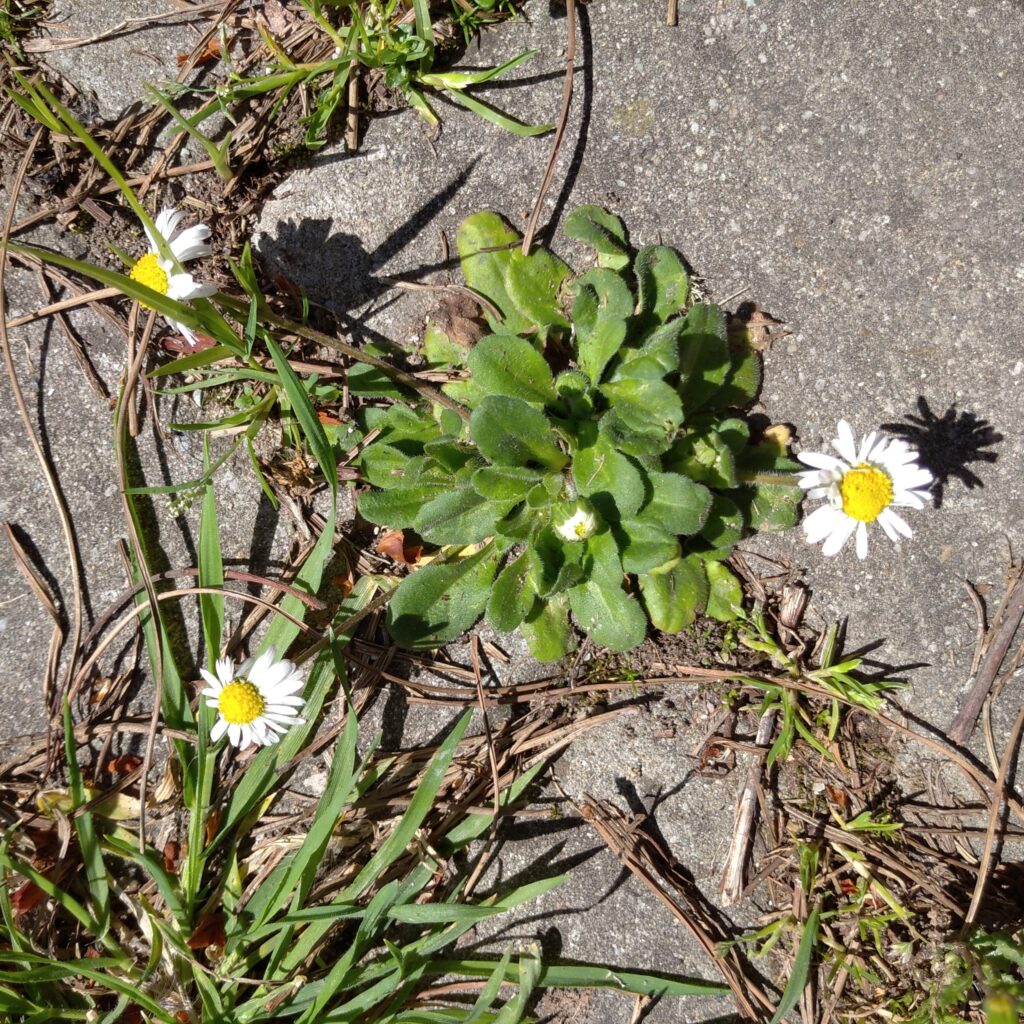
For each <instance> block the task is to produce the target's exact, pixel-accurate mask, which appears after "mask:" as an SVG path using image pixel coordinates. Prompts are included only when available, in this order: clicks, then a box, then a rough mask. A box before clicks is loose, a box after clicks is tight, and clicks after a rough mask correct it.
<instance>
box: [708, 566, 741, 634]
mask: <svg viewBox="0 0 1024 1024" xmlns="http://www.w3.org/2000/svg"><path fill="white" fill-rule="evenodd" d="M704 570H705V571H706V572H707V574H708V584H709V586H710V591H709V593H708V601H707V607H706V608H705V613H706V614H707V615H708V616H710V617H711V618H712V619H718V621H719V622H732V621H733V619H736V618H738V617H739V615H740V613H741V612H742V611H743V589H742V588H741V587H740V582H739V580H738V579H736V577H735V576H734V575H733V574H732V572H730V570H729V569H728V568H727V567H726V566H724V565H722V563H721V562H705V563H704Z"/></svg>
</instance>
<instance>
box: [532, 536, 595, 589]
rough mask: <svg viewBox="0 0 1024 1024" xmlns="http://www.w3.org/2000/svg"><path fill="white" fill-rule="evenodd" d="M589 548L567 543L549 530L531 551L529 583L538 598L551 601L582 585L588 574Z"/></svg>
mask: <svg viewBox="0 0 1024 1024" xmlns="http://www.w3.org/2000/svg"><path fill="white" fill-rule="evenodd" d="M586 551H587V549H586V545H584V544H580V543H579V542H573V541H566V540H563V539H562V538H561V537H560V536H559V535H558V534H557V533H556V532H555V530H554V529H553V528H552V527H550V526H546V527H544V529H543V530H540V531H539V532H538V533H537V534H536V535H535V536H534V538H533V540H532V541H531V543H530V546H529V548H528V549H527V556H528V560H529V574H530V575H529V579H530V584H531V586H532V587H533V590H534V591H535V592H536V594H537V596H538V597H541V598H548V597H551V596H552V595H553V594H558V593H561V592H562V591H563V590H568V588H569V587H571V586H574V585H575V584H577V583H579V581H580V579H581V578H582V577H583V575H584V572H585V555H586Z"/></svg>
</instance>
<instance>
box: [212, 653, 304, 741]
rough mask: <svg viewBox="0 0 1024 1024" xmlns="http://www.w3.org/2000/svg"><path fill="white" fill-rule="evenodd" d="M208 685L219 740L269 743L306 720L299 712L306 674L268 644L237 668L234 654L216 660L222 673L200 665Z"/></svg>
mask: <svg viewBox="0 0 1024 1024" xmlns="http://www.w3.org/2000/svg"><path fill="white" fill-rule="evenodd" d="M200 671H201V672H202V674H203V678H204V679H205V680H206V682H207V683H209V686H208V687H207V688H206V689H205V690H203V691H202V695H203V696H204V697H205V698H206V699H207V701H208V703H209V704H210V706H211V707H215V708H216V709H217V721H216V722H215V723H214V725H213V728H212V729H211V730H210V739H211V740H212V741H213V742H214V743H216V742H217V741H218V740H219V739H220V738H221V736H223V735H224V734H225V733H227V736H228V740H229V742H230V743H232V744H233V745H234V746H236V747H238V748H240V749H241V748H244V747H247V746H249V744H250V743H257V744H259V745H261V746H269V745H270V744H271V743H276V742H277V741H278V740H279V739H280V735H281V734H282V733H285V732H287V731H288V729H289V728H291V726H293V725H299V724H301V723H302V719H301V718H299V714H298V713H299V711H301V710H302V706H303V704H304V703H305V702H304V701H303V699H302V698H301V697H299V696H296V695H297V694H298V692H299V690H301V689H302V685H303V678H302V672H301V671H299V670H298V669H297V668H296V667H295V665H294V664H293V663H292V662H290V661H286V660H284V659H283V658H282V659H281V660H280V661H278V660H277V651H275V650H274V648H273V646H271V647H268V648H267V649H266V650H265V651H264V652H263V653H262V654H261V655H260V656H259V657H258V658H249V659H248V661H245V662H243V663H242V664H241V665H239V666H238V667H237V668H236V667H235V663H234V662H233V661H232V660H231V659H230V658H218V659H217V674H216V675H214V674H213V673H212V672H208V671H207V670H206V669H205V668H204V669H200Z"/></svg>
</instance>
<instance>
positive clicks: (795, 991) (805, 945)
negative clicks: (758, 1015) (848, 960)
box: [771, 907, 821, 1024]
mask: <svg viewBox="0 0 1024 1024" xmlns="http://www.w3.org/2000/svg"><path fill="white" fill-rule="evenodd" d="M820 915H821V911H820V910H819V909H818V908H817V907H815V908H814V909H813V910H812V911H811V913H810V915H809V916H808V918H807V923H806V924H805V925H804V930H803V934H802V935H801V936H800V945H799V947H798V948H797V951H796V959H795V960H794V961H793V967H792V970H791V971H790V973H789V981H787V982H786V988H785V990H784V991H783V993H782V998H781V999H780V1000H779V1008H778V1009H777V1010H776V1011H775V1016H774V1017H772V1019H771V1024H782V1020H783V1019H784V1018H785V1016H786V1014H787V1013H789V1011H790V1010H792V1009H793V1007H794V1006H796V1003H797V1000H798V999H799V998H800V993H801V992H803V990H804V986H805V985H806V984H807V978H808V976H809V975H810V973H811V960H812V958H813V956H814V948H815V946H816V945H817V944H818V918H819V916H820Z"/></svg>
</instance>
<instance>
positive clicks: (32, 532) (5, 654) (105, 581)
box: [0, 229, 292, 757]
mask: <svg viewBox="0 0 1024 1024" xmlns="http://www.w3.org/2000/svg"><path fill="white" fill-rule="evenodd" d="M33 240H34V241H36V242H37V243H41V244H44V245H46V244H49V245H53V246H58V247H61V248H63V249H64V250H65V251H67V252H69V253H70V254H71V255H75V256H78V257H83V256H85V253H84V252H83V251H81V249H82V246H81V243H80V240H78V239H75V238H74V237H73V236H68V235H67V234H61V235H58V234H57V233H56V232H52V231H50V229H43V230H42V231H40V232H38V233H37V234H36V236H35V237H34V239H33ZM6 290H7V303H8V305H7V310H8V315H9V316H10V317H11V318H14V317H17V316H20V315H21V314H23V313H27V312H31V311H32V310H34V309H36V308H37V307H38V306H39V305H41V304H42V303H41V301H40V298H39V292H38V288H37V283H36V279H35V276H34V275H29V274H27V273H26V272H23V271H19V270H17V269H15V268H13V267H9V268H8V272H7V279H6ZM55 297H57V296H55ZM68 319H69V321H70V323H71V325H72V328H73V329H74V331H75V332H76V335H77V336H78V337H79V338H81V339H82V340H83V342H84V347H85V352H86V356H87V358H88V359H89V361H90V362H91V363H92V365H93V367H94V369H95V371H96V373H97V375H98V377H99V378H100V379H101V380H102V381H103V383H104V385H105V388H106V393H107V396H114V395H116V394H117V387H118V382H119V379H120V376H121V374H122V372H123V370H124V364H125V352H124V343H123V340H122V337H121V335H120V333H119V332H117V331H115V330H114V329H112V328H111V326H110V325H109V324H108V323H107V322H106V321H105V320H102V319H100V318H99V317H98V316H96V315H95V314H94V313H92V312H91V311H89V310H84V311H82V310H75V311H73V312H71V313H70V315H69V317H68ZM10 335H11V346H12V354H13V360H14V363H15V367H16V370H17V374H18V379H19V383H20V385H21V388H22V391H23V393H24V397H25V401H26V404H27V406H28V409H29V413H30V416H31V417H32V420H33V424H34V427H35V430H36V434H37V436H38V437H39V438H40V439H41V441H42V443H43V446H44V448H45V449H46V451H47V452H48V453H49V455H50V458H51V461H52V464H53V466H54V469H55V471H56V473H57V475H58V477H59V481H60V487H61V490H62V491H63V494H64V498H65V500H66V502H67V505H68V509H69V512H70V515H71V519H72V523H73V525H74V529H75V532H76V535H77V540H78V545H79V550H80V554H81V560H82V566H81V569H82V576H83V579H84V582H85V589H84V595H83V596H84V613H85V616H84V621H83V636H84V635H85V633H86V632H87V631H88V629H89V628H90V626H91V625H92V624H93V623H94V622H95V621H96V620H97V619H98V618H99V617H101V616H102V615H103V613H104V612H105V611H106V610H107V609H108V608H109V607H110V605H111V604H112V603H113V602H114V601H115V600H116V599H117V598H119V597H120V596H121V595H123V594H124V592H125V590H126V587H127V577H126V575H125V572H124V570H123V568H122V563H121V560H120V557H119V554H118V547H117V542H118V541H119V540H121V539H124V540H126V541H127V536H128V534H127V531H126V528H125V526H124V512H123V507H122V502H121V497H120V493H119V485H118V477H117V467H116V463H115V454H114V426H113V413H112V405H111V404H110V398H109V397H107V398H104V397H101V396H99V395H98V394H96V393H95V392H94V391H92V390H91V389H90V388H89V386H88V385H87V383H86V378H85V375H84V373H83V371H82V369H81V368H80V367H79V365H78V363H77V362H76V361H75V359H74V357H73V356H72V354H71V350H70V348H69V345H68V343H67V341H66V339H65V336H64V335H63V333H62V332H61V330H60V329H59V328H58V327H57V326H56V324H55V323H53V322H51V321H43V322H41V323H37V324H30V325H26V326H24V327H18V328H15V329H13V330H12V331H11V332H10ZM2 396H3V397H2V399H0V431H2V434H0V436H2V437H3V443H2V452H3V456H2V465H3V472H4V476H5V479H6V480H7V481H9V486H7V487H5V488H4V489H3V491H2V492H0V521H2V522H7V523H10V524H11V525H12V526H13V527H14V529H15V532H16V534H17V536H18V537H19V539H20V541H21V543H22V544H23V545H24V546H25V548H26V549H27V551H28V552H29V554H30V555H31V556H33V558H34V562H35V565H36V567H37V569H39V570H40V571H41V574H42V575H43V577H44V579H45V580H46V582H47V585H48V586H49V587H50V589H51V591H52V592H53V593H54V594H55V596H56V597H57V601H58V605H59V607H60V608H61V610H62V612H63V614H64V618H65V622H64V625H65V628H70V625H71V621H70V620H71V614H72V607H73V605H72V600H73V591H72V585H71V570H70V563H69V561H68V556H67V550H66V547H65V544H64V540H63V534H62V532H61V529H60V521H59V518H58V516H57V513H56V511H55V508H54V505H53V503H52V500H51V497H50V492H49V488H48V487H47V484H46V482H45V477H44V476H43V474H42V472H41V470H40V468H39V463H38V461H37V459H36V456H35V454H34V452H33V450H32V447H31V445H30V442H29V440H28V437H27V435H26V433H25V430H24V428H23V426H22V422H21V420H20V418H19V417H18V414H17V411H16V409H15V405H14V401H13V397H12V394H11V390H10V387H9V385H8V383H7V376H6V374H5V375H4V387H3V392H2ZM158 408H159V419H160V423H161V425H162V427H163V428H164V429H165V430H166V431H167V433H166V436H167V439H168V440H167V443H166V444H164V443H157V442H156V441H155V440H154V434H153V428H152V420H149V421H148V422H147V423H146V424H145V426H144V429H143V431H142V432H141V433H140V436H139V437H138V438H137V451H138V460H139V463H138V464H139V472H141V474H143V476H144V479H145V482H146V484H147V485H149V486H158V485H163V484H168V483H172V482H173V483H180V482H183V481H187V480H191V479H195V478H196V477H199V476H201V475H202V472H203V446H202V439H201V437H200V435H198V434H195V433H186V432H182V431H174V430H171V429H170V424H171V422H172V421H173V420H175V419H176V418H180V419H181V420H182V421H186V422H187V421H190V420H193V419H195V418H197V417H198V415H199V410H197V409H196V408H195V406H194V405H193V404H192V402H191V401H189V400H187V399H186V400H181V399H174V400H172V399H158ZM225 444H226V442H224V441H223V440H222V441H220V442H215V444H214V451H215V452H216V451H217V450H218V448H219V446H221V445H225ZM220 450H223V449H220ZM214 457H216V454H215V456H214ZM217 501H218V515H219V518H220V525H221V530H222V538H223V549H222V550H223V555H224V560H225V566H226V567H227V568H243V567H244V568H246V569H248V570H250V571H255V572H265V571H267V569H268V568H270V569H271V570H273V567H274V566H275V565H277V566H279V565H280V564H282V561H283V559H284V558H285V557H286V555H287V549H288V543H289V541H290V538H291V534H292V531H291V529H290V526H289V524H288V523H284V524H283V526H282V529H280V530H278V525H279V517H278V515H277V514H276V513H273V511H272V509H271V508H270V506H269V503H267V502H266V501H265V500H261V495H260V490H259V485H258V484H257V483H256V482H255V480H254V479H253V476H252V471H251V468H249V462H248V457H247V456H246V455H245V454H244V453H243V454H242V455H241V458H239V457H238V455H237V454H236V456H235V457H233V458H232V460H230V461H229V462H228V464H227V465H226V466H225V467H224V468H223V470H222V472H221V473H220V474H218V484H217ZM150 510H151V512H150V514H151V515H152V522H153V525H154V526H155V531H156V532H155V535H154V536H155V539H156V543H157V544H158V545H159V547H160V549H162V552H163V557H164V558H165V559H166V565H167V567H173V568H182V567H189V566H195V565H196V544H197V540H198V512H199V505H198V504H196V505H194V506H193V507H191V508H189V509H187V511H185V512H184V514H182V515H175V514H172V511H171V508H170V496H168V495H157V496H155V497H154V498H153V499H152V501H151V504H150ZM254 560H255V563H256V567H255V568H253V562H254ZM261 567H262V568H261ZM185 585H186V586H187V585H188V583H187V582H186V583H185ZM233 604H234V607H230V608H229V615H230V616H233V617H236V616H237V615H238V612H239V609H240V607H241V606H240V605H239V604H238V603H237V602H234V603H233ZM232 621H237V618H233V619H232ZM50 632H51V622H50V619H49V618H48V617H47V616H46V614H45V613H44V612H43V611H42V609H41V608H40V606H39V604H38V603H37V601H36V599H35V597H34V595H33V593H32V591H31V589H30V588H29V586H28V584H27V583H26V581H25V579H24V578H23V577H22V575H21V574H20V573H19V572H18V571H17V569H16V566H15V561H14V559H13V556H12V553H11V549H10V547H9V545H8V544H7V543H6V541H4V542H3V543H0V678H2V679H3V680H4V689H3V692H2V695H0V709H2V711H3V715H2V720H0V739H2V740H3V742H4V744H5V745H6V746H7V747H8V748H9V747H11V745H17V744H19V743H20V742H21V741H23V740H25V739H27V737H28V736H29V735H31V734H33V733H38V732H40V731H41V730H42V729H43V728H44V727H45V724H46V714H45V710H44V704H43V699H42V689H41V687H42V679H43V674H44V671H45V666H46V662H47V647H48V643H49V639H50ZM191 642H192V650H193V653H196V652H197V651H198V650H199V648H198V646H197V639H196V637H195V635H193V636H192V637H191ZM122 668H123V666H122ZM142 699H143V700H145V699H148V698H146V697H143V698H142ZM10 753H13V749H11V750H10ZM5 757H6V755H5Z"/></svg>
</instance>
